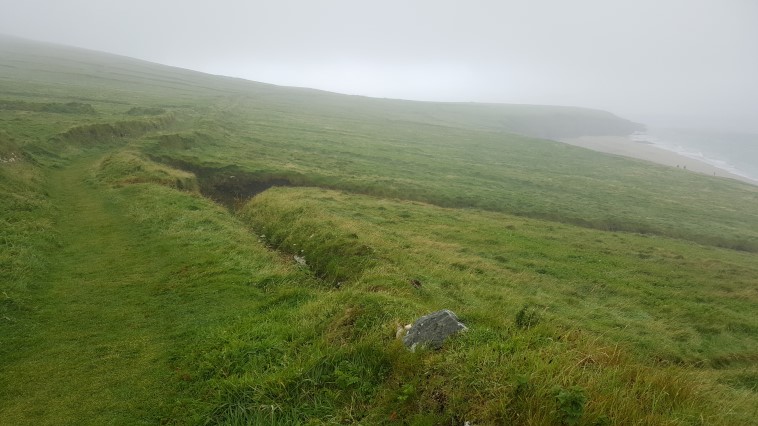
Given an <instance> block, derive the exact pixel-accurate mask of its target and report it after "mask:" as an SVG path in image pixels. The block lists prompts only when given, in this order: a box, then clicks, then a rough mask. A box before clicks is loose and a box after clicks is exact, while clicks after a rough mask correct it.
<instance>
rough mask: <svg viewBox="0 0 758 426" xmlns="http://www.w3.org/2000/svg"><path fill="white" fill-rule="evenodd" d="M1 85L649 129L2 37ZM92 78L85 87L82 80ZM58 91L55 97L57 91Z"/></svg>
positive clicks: (559, 109)
mask: <svg viewBox="0 0 758 426" xmlns="http://www.w3.org/2000/svg"><path fill="white" fill-rule="evenodd" d="M0 54H1V55H2V60H1V61H0V66H2V67H3V68H4V70H5V71H6V72H4V73H3V75H2V77H0V78H1V79H2V80H0V81H3V80H4V81H6V82H11V81H14V79H16V78H22V79H24V80H27V81H34V82H38V83H45V82H51V80H52V79H54V80H55V82H58V83H66V84H68V85H70V86H74V87H75V86H78V85H82V86H83V87H97V86H98V85H102V86H103V87H108V88H109V89H111V90H112V89H119V90H123V91H134V92H140V93H144V94H145V95H146V96H150V91H151V90H153V91H156V92H163V91H166V90H168V91H170V92H172V93H174V94H176V95H179V96H181V93H182V91H186V90H189V89H191V90H193V91H197V92H198V93H202V94H204V95H205V96H218V95H232V94H233V95H234V96H236V97H238V98H243V99H247V100H253V101H256V102H260V103H261V104H265V105H269V106H270V107H271V108H280V109H281V108H285V110H284V111H283V112H286V111H287V109H288V110H290V111H302V110H304V109H305V110H306V111H307V112H308V113H311V114H313V113H318V114H341V113H343V112H344V111H345V110H350V111H351V114H356V115H358V116H361V117H367V116H368V117H372V118H374V119H386V120H401V121H410V122H419V123H426V124H433V125H443V126H460V127H465V128H471V129H479V130H488V131H503V132H513V133H519V134H523V135H527V136H535V137H546V138H562V137H575V136H590V135H628V134H631V133H632V132H634V131H638V130H643V129H644V126H643V125H641V124H638V123H633V122H631V121H629V120H625V119H623V118H620V117H617V116H615V115H613V114H611V113H609V112H606V111H599V110H593V109H588V108H580V107H565V106H546V105H509V104H478V103H437V102H419V101H404V100H395V99H377V98H367V97H362V96H352V95H341V94H336V93H330V92H324V91H319V90H314V89H305V88H293V87H282V86H275V85H270V84H265V83H259V82H251V81H247V80H242V79H238V78H231V77H222V76H213V75H209V74H204V73H200V72H195V71H190V70H185V69H181V68H175V67H169V66H164V65H160V64H154V63H150V62H146V61H141V60H136V59H131V58H127V57H123V56H117V55H110V54H106V53H101V52H94V51H90V50H85V49H78V48H72V47H65V46H58V45H54V44H49V43H41V42H34V41H30V40H24V39H19V38H15V37H10V36H4V35H0ZM83 77H88V80H87V81H86V83H85V82H84V81H83V80H82V78H83ZM51 90H55V89H53V88H52V87H51Z"/></svg>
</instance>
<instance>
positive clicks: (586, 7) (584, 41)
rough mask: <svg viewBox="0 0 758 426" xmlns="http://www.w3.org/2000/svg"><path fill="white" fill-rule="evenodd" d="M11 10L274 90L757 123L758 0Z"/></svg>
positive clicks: (92, 0) (351, 1) (88, 41)
mask: <svg viewBox="0 0 758 426" xmlns="http://www.w3.org/2000/svg"><path fill="white" fill-rule="evenodd" d="M0 11H2V12H1V13H0V33H5V34H10V35H16V36H20V37H26V38H31V39H36V40H43V41H53V42H57V43H61V44H69V45H74V46H80V47H86V48H90V49H95V50H102V51H106V52H112V53H118V54H122V55H126V56H131V57H136V58H141V59H146V60H149V61H154V62H159V63H164V64H169V65H175V66H180V67H184V68H190V69H195V70H200V71H206V72H211V73H215V74H224V75H232V76H238V77H243V78H247V79H251V80H257V81H264V82H268V83H275V84H282V85H295V86H305V87H314V88H320V89H325V90H331V91H336V92H341V93H350V94H362V95H368V96H377V97H394V98H404V99H420V100H440V101H483V102H504V103H537V104H558V105H578V106H587V107H594V108H600V109H606V110H610V111H612V112H615V113H617V114H619V115H622V116H625V117H628V118H632V119H636V120H640V121H646V122H650V121H655V120H656V119H660V117H669V119H670V120H671V122H672V124H677V123H675V122H676V121H677V120H678V121H682V120H681V119H685V118H686V119H688V120H689V121H690V122H693V121H694V122H695V123H706V122H707V123H713V124H723V125H729V126H731V127H735V126H737V125H739V126H743V127H744V128H748V127H753V128H758V1H756V0H571V1H569V0H528V1H527V0H523V1H507V0H499V1H498V0H382V1H361V0H320V1H312V0H300V1H295V0H272V1H256V0H248V1H243V0H239V1H236V0H213V1H197V0H128V1H126V0H65V1H63V0H15V1H12V0H0ZM678 117H679V118H681V119H679V118H678Z"/></svg>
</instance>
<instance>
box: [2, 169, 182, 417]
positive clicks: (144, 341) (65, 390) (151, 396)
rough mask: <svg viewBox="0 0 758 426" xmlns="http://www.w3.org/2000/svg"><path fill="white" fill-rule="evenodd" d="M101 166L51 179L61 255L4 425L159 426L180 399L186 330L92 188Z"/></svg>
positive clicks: (122, 220)
mask: <svg viewBox="0 0 758 426" xmlns="http://www.w3.org/2000/svg"><path fill="white" fill-rule="evenodd" d="M91 162H92V159H91V158H90V159H88V160H82V161H79V162H76V163H74V164H72V165H71V166H70V167H67V168H64V169H60V170H56V171H53V172H51V174H52V175H51V176H50V188H49V192H50V194H51V197H53V198H54V200H53V201H54V203H55V205H56V206H57V208H58V209H59V217H58V218H57V220H56V222H57V228H58V232H59V233H60V241H61V247H60V248H59V249H58V250H56V251H55V252H54V253H52V254H51V268H50V271H49V275H48V276H49V279H48V280H47V282H46V283H42V284H43V285H41V286H40V287H43V288H44V290H42V291H41V292H40V294H38V295H36V297H37V300H35V305H36V309H35V313H34V314H33V316H32V321H33V322H34V324H33V325H32V326H30V327H28V328H27V332H26V335H25V336H23V337H20V338H17V339H16V341H18V342H19V347H18V348H16V351H15V353H14V355H13V356H12V357H11V358H12V359H11V360H10V362H9V363H7V364H6V365H5V366H3V375H2V376H3V377H2V378H1V379H0V392H2V393H5V395H2V394H1V393H0V419H4V420H1V421H0V423H4V424H35V425H41V424H56V425H61V424H155V423H156V422H157V421H159V418H158V417H157V416H158V415H159V414H158V413H160V412H161V411H163V410H162V409H161V407H160V406H159V404H161V403H165V402H167V401H171V400H172V398H171V396H172V395H171V393H172V392H174V391H173V389H175V385H174V384H175V382H173V380H175V379H173V376H174V375H175V374H172V372H171V371H170V368H169V367H168V366H169V362H168V357H169V348H170V345H169V343H170V341H171V339H172V330H174V328H175V327H173V324H175V323H176V321H175V318H174V319H172V316H173V315H172V310H171V309H160V308H159V307H157V306H156V303H160V301H159V300H155V299H156V298H155V297H154V295H151V292H150V290H149V289H150V286H148V285H146V283H148V282H149V280H150V278H151V277H153V276H155V275H156V274H161V273H163V271H162V270H161V265H160V263H159V262H158V261H157V260H156V257H155V256H151V255H150V253H141V250H139V247H140V246H142V245H143V244H144V242H141V241H139V240H138V234H136V233H134V232H130V226H131V224H130V223H129V220H128V218H127V217H125V216H124V215H123V214H122V213H121V212H120V211H118V209H116V208H115V207H114V206H112V205H109V204H108V201H107V199H106V197H105V196H104V193H102V192H101V191H102V189H98V188H96V187H94V186H92V185H89V184H87V183H86V182H85V177H86V173H87V168H88V166H89V165H90V164H91ZM173 333H176V332H175V331H173ZM5 422H9V423H5Z"/></svg>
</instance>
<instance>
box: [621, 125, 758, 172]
mask: <svg viewBox="0 0 758 426" xmlns="http://www.w3.org/2000/svg"><path fill="white" fill-rule="evenodd" d="M630 139H631V140H632V141H634V142H639V143H647V144H651V145H654V146H655V147H657V148H661V149H664V150H666V151H670V152H675V153H677V154H678V155H681V156H683V157H687V158H691V159H693V160H697V161H700V162H701V163H705V164H708V165H711V166H713V167H716V168H718V169H721V170H723V171H726V172H729V173H731V174H733V175H736V176H740V177H742V178H745V179H749V180H752V181H754V182H756V183H758V174H752V173H749V172H746V171H745V170H744V169H741V168H739V167H737V166H735V165H734V164H732V163H731V162H729V160H726V159H722V158H723V156H721V157H722V158H716V156H717V155H715V154H712V153H708V154H705V153H703V151H701V150H696V149H692V148H688V147H685V146H684V145H682V144H681V143H675V142H671V141H669V140H665V139H661V138H658V137H656V136H653V135H650V134H647V133H641V132H637V133H634V134H633V135H631V136H630Z"/></svg>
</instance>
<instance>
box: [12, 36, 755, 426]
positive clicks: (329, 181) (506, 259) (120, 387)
mask: <svg viewBox="0 0 758 426" xmlns="http://www.w3.org/2000/svg"><path fill="white" fill-rule="evenodd" d="M0 42H2V43H0V53H1V54H0V62H1V63H2V65H6V67H5V68H4V69H6V70H7V71H8V72H4V73H2V75H0V97H2V98H3V99H5V100H7V101H3V102H4V103H3V105H15V106H14V107H13V108H10V109H9V108H0V122H1V123H2V127H3V130H2V131H0V157H3V158H10V157H11V156H12V157H13V158H14V159H15V160H14V161H12V162H4V163H0V225H2V226H0V363H1V364H2V365H3V374H2V375H0V418H2V419H3V421H4V422H6V423H9V424H70V423H77V424H80V423H81V424H112V423H116V424H142V423H148V424H155V423H164V424H288V425H289V424H314V425H318V424H420V425H423V424H428V425H437V424H463V423H464V422H466V421H470V422H472V424H482V425H484V424H627V423H629V424H682V425H684V424H687V425H689V424H716V425H718V424H723V425H734V424H755V418H758V411H756V407H758V393H757V392H756V377H758V375H757V373H756V367H755V361H756V354H758V347H756V340H755V336H756V333H758V323H757V322H756V318H755V316H754V315H752V313H753V312H755V311H756V307H757V306H756V305H757V304H758V301H757V297H758V296H757V293H756V287H755V285H756V281H755V277H756V276H758V270H757V269H756V265H758V262H756V257H755V256H756V255H755V253H754V251H755V250H756V241H758V240H756V239H757V238H758V234H757V233H756V232H758V231H756V230H758V216H756V213H755V212H758V204H757V203H758V195H757V194H758V193H757V192H756V189H755V188H754V187H751V186H748V185H744V184H740V183H736V182H731V181H728V180H723V179H715V178H709V177H703V176H697V175H694V174H689V173H686V172H684V171H681V170H671V169H669V168H664V167H659V166H654V165H651V164H647V163H643V162H638V161H631V160H627V159H623V158H618V157H611V156H606V155H602V154H597V153H592V152H589V151H585V150H581V149H578V148H574V147H569V146H565V145H562V144H558V143H554V142H550V141H545V140H540V139H535V138H534V137H535V136H538V137H544V136H555V137H558V136H567V135H570V134H593V133H597V132H601V133H618V132H620V133H625V132H628V131H629V130H630V129H633V128H636V127H635V125H634V124H633V123H629V122H626V121H624V120H621V119H618V118H617V117H613V116H612V115H610V114H606V113H602V112H599V111H589V110H583V109H571V108H552V107H528V106H498V105H464V104H461V105H458V104H450V105H447V104H427V103H423V104H420V103H413V102H404V101H393V100H371V99H362V98H353V97H343V96H340V95H334V94H325V93H320V92H317V91H309V90H302V89H289V88H278V87H274V86H269V85H264V84H255V83H246V82H242V81H239V80H235V79H224V78H217V77H209V76H204V75H201V74H197V73H192V72H188V71H184V70H176V69H169V68H164V67H158V66H155V65H153V64H146V63H141V62H135V61H130V60H127V59H124V58H120V57H110V56H100V55H97V54H95V53H92V52H82V51H78V50H70V51H65V50H64V51H62V50H60V49H59V48H54V47H50V46H39V45H35V44H34V43H22V42H15V43H5V42H3V40H0ZM51 64H54V66H51ZM43 65H44V66H43ZM49 70H55V72H50V71H49ZM45 105H53V106H54V107H55V108H59V107H61V106H66V105H69V106H70V107H71V108H70V109H71V111H69V112H68V113H53V111H45V108H47V107H46V106H45ZM72 105H73V106H72ZM77 105H78V106H77ZM81 105H89V106H90V107H91V108H92V109H93V110H94V111H96V113H95V114H92V113H91V112H90V111H89V108H86V107H83V106H81ZM55 108H53V109H55ZM510 132H515V133H520V134H522V135H530V136H531V137H529V136H519V135H516V134H513V133H510ZM283 186H294V188H292V187H287V188H285V187H283ZM201 194H205V195H207V196H210V197H212V198H213V199H215V200H217V201H220V202H222V203H224V204H225V205H224V206H222V205H219V204H217V203H215V202H213V201H212V200H210V199H208V198H206V197H204V196H202V195H201ZM360 194H363V195H360ZM253 195H255V198H254V199H253V200H251V201H250V202H246V199H247V197H249V196H253ZM735 249H736V250H735ZM294 256H298V258H303V259H305V264H304V265H302V264H300V263H301V262H298V261H296V259H295V258H294ZM441 308H448V309H452V310H453V311H455V312H456V313H457V314H458V316H459V317H460V318H461V320H463V321H464V322H465V323H466V324H467V325H468V326H469V327H470V330H469V331H468V332H466V333H461V334H459V335H456V336H455V337H453V338H451V339H449V340H448V341H447V342H446V343H445V345H444V347H443V349H442V350H440V351H424V350H420V351H417V352H416V353H410V352H408V351H407V350H406V349H405V348H404V347H403V346H402V344H401V342H400V341H399V340H398V339H396V330H397V326H398V325H404V324H407V323H410V322H412V321H413V320H414V319H416V318H418V317H419V316H420V315H423V314H427V313H429V312H431V311H434V310H437V309H441Z"/></svg>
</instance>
